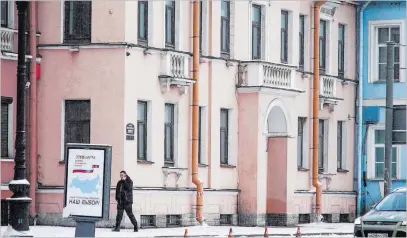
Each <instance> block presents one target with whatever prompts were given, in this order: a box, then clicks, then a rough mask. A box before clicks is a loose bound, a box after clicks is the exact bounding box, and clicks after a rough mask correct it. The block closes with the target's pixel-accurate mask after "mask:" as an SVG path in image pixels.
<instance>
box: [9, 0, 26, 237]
mask: <svg viewBox="0 0 407 238" xmlns="http://www.w3.org/2000/svg"><path fill="white" fill-rule="evenodd" d="M16 5H17V11H18V61H17V100H16V101H17V103H16V104H17V110H16V112H17V125H16V127H17V131H16V141H15V151H16V155H15V158H14V163H15V167H14V178H13V180H11V181H10V183H9V185H8V187H9V188H10V191H12V192H13V196H11V198H8V199H7V201H8V205H9V211H10V218H9V225H10V226H9V228H8V230H7V231H6V234H5V235H4V236H18V237H22V236H31V235H30V234H29V231H30V227H29V223H28V214H29V206H30V203H31V198H29V197H28V196H27V195H28V191H29V188H30V183H29V182H28V181H27V179H26V175H25V170H26V167H25V144H26V141H25V130H24V129H25V125H24V124H25V123H24V122H25V110H24V109H25V108H24V106H25V90H26V79H27V77H26V76H27V75H26V66H27V65H26V63H25V55H26V52H27V37H26V35H25V33H26V29H27V26H26V23H27V10H28V1H16Z"/></svg>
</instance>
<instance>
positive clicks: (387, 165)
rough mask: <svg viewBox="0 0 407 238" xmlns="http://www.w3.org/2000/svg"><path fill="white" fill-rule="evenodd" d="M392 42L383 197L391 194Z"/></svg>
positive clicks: (389, 57) (388, 51) (391, 48)
mask: <svg viewBox="0 0 407 238" xmlns="http://www.w3.org/2000/svg"><path fill="white" fill-rule="evenodd" d="M394 45H395V43H394V42H391V41H390V42H387V78H386V128H385V139H384V193H383V194H384V196H387V195H388V194H389V193H390V192H391V162H392V156H391V151H392V144H393V82H394Z"/></svg>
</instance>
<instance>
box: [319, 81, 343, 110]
mask: <svg viewBox="0 0 407 238" xmlns="http://www.w3.org/2000/svg"><path fill="white" fill-rule="evenodd" d="M337 81H338V79H336V78H335V77H331V76H325V75H321V76H320V78H319V99H320V104H321V110H322V109H323V107H324V105H329V107H330V111H333V110H334V106H335V105H336V104H337V103H338V101H341V100H343V99H341V98H338V97H337V95H336V85H337Z"/></svg>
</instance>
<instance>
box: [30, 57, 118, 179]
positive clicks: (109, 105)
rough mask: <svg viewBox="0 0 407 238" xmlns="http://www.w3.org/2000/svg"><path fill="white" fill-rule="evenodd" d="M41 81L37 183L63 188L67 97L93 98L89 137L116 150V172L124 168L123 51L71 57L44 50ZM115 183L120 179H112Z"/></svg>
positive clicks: (114, 151)
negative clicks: (65, 105)
mask: <svg viewBox="0 0 407 238" xmlns="http://www.w3.org/2000/svg"><path fill="white" fill-rule="evenodd" d="M41 54H42V56H43V59H42V69H41V79H40V80H39V81H38V101H39V102H40V103H39V104H38V113H37V115H38V154H39V159H38V165H39V168H38V170H39V178H38V180H39V182H40V183H42V184H44V185H63V182H64V174H65V170H64V168H65V165H64V164H60V161H61V160H62V159H63V158H62V156H63V153H62V150H63V138H64V135H63V134H62V133H63V125H64V124H63V123H64V118H63V109H64V106H63V105H64V100H66V99H90V100H91V129H90V130H91V138H90V142H91V143H94V144H110V145H112V146H113V158H112V159H113V161H114V163H113V165H112V174H113V175H115V174H118V173H119V171H120V170H122V169H123V161H124V155H123V141H124V138H123V137H124V135H123V130H124V122H123V120H122V118H123V115H124V106H123V105H124V97H123V95H124V84H123V81H124V50H118V49H97V50H92V49H88V50H82V51H80V52H74V53H71V52H70V51H68V50H66V49H65V50H41ZM112 181H114V183H115V182H116V178H115V177H112Z"/></svg>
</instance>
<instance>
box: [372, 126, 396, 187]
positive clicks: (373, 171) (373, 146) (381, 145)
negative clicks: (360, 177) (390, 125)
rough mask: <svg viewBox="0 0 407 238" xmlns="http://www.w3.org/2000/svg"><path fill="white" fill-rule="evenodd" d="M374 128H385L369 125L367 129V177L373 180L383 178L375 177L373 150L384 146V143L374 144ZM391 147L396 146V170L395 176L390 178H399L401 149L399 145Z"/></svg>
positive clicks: (383, 127) (374, 155)
mask: <svg viewBox="0 0 407 238" xmlns="http://www.w3.org/2000/svg"><path fill="white" fill-rule="evenodd" d="M376 130H385V126H384V125H374V126H371V127H370V128H369V130H368V141H367V142H368V150H367V169H368V171H367V174H368V178H369V179H373V180H383V178H376V159H375V158H376V152H375V148H376V147H382V148H384V144H380V145H379V146H377V145H376V144H375V131H376ZM392 147H393V148H396V151H397V152H396V154H397V163H396V164H397V171H396V178H392V179H393V180H394V179H399V177H400V153H401V149H400V145H393V146H392Z"/></svg>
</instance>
